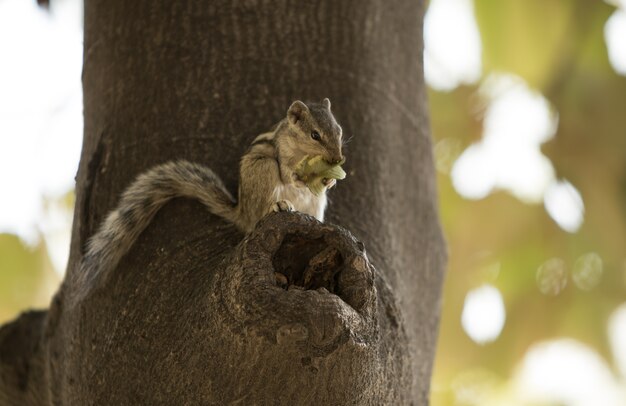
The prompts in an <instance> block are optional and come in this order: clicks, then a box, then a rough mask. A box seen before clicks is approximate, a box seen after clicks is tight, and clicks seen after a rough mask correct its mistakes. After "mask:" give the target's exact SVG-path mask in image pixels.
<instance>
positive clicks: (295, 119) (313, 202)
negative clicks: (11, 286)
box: [79, 99, 343, 293]
mask: <svg viewBox="0 0 626 406" xmlns="http://www.w3.org/2000/svg"><path fill="white" fill-rule="evenodd" d="M313 130H315V131H318V132H319V134H320V135H321V138H322V139H321V140H318V141H315V140H312V139H311V137H310V134H311V131H313ZM341 146H342V143H341V127H339V125H338V124H337V123H336V121H335V119H334V117H333V115H332V113H331V112H330V102H329V101H328V100H327V99H325V100H324V101H323V102H322V103H319V104H317V103H311V104H309V105H308V106H307V105H305V104H304V103H302V102H294V103H293V104H292V106H291V107H290V109H289V111H288V113H287V118H285V119H284V120H282V121H281V122H280V123H279V124H278V125H277V126H275V128H274V129H273V131H272V132H269V133H264V134H261V135H259V136H258V137H256V138H255V139H254V141H253V142H252V144H251V145H250V148H249V149H248V151H247V152H246V153H245V154H244V156H243V157H242V159H241V162H240V168H239V193H238V194H239V196H238V203H236V202H235V200H234V199H233V197H232V196H231V195H230V193H229V192H228V191H227V190H226V188H225V187H224V185H223V183H222V181H221V180H220V178H219V177H218V176H217V175H216V174H215V173H214V172H213V171H212V170H211V169H209V168H207V167H204V166H201V165H198V164H194V163H191V162H188V161H183V160H181V161H172V162H168V163H165V164H163V165H160V166H156V167H154V168H152V169H150V170H148V171H147V172H145V173H143V174H141V175H139V176H138V177H137V179H136V180H135V181H134V182H133V183H132V184H131V185H130V187H129V188H128V189H126V191H125V192H124V193H123V195H122V197H121V200H120V203H119V204H118V206H117V208H116V209H115V210H114V211H113V212H111V213H110V214H109V215H108V216H107V218H106V220H105V221H104V223H103V224H102V225H101V227H100V229H99V230H98V232H97V233H96V234H95V235H94V236H93V237H92V238H91V239H90V240H89V242H88V246H87V252H86V253H85V255H84V257H83V261H82V266H81V268H82V269H81V272H80V275H79V278H82V279H83V281H82V284H83V286H84V287H85V289H86V290H85V291H83V293H85V292H86V291H88V290H90V288H91V287H93V286H96V285H98V283H96V279H98V278H100V277H106V275H108V274H109V273H110V271H111V270H113V269H115V267H116V266H117V264H118V263H119V261H120V259H121V258H122V257H123V256H124V255H125V254H126V253H127V252H128V250H129V249H130V247H131V246H132V245H133V243H134V242H135V240H136V239H137V237H138V236H139V234H140V233H141V232H142V231H143V230H144V229H145V228H146V227H147V225H148V224H149V223H150V222H151V221H152V219H153V217H154V215H155V214H156V212H157V211H158V210H159V209H160V208H161V207H163V205H165V203H167V202H168V201H169V200H171V199H172V198H175V197H188V198H192V199H197V200H199V201H200V202H201V203H202V204H204V205H205V206H206V207H207V208H208V210H209V211H210V212H211V213H213V214H215V215H218V216H220V217H222V218H224V219H226V220H228V221H230V222H232V223H234V224H235V225H236V226H237V227H238V228H240V229H241V230H242V231H244V232H250V231H251V230H252V229H253V228H254V226H255V225H256V223H257V222H258V221H259V220H260V219H261V218H262V217H264V216H265V215H266V214H268V213H269V212H271V211H273V210H274V211H278V210H285V209H290V210H297V211H300V212H303V213H307V214H310V215H312V216H314V217H316V218H317V219H319V220H320V221H323V220H324V211H325V209H326V203H327V200H326V195H325V194H322V195H321V196H315V195H314V194H313V193H311V192H310V190H309V189H308V188H307V187H306V185H305V184H304V183H302V182H300V181H299V180H298V179H297V176H296V174H295V172H294V170H295V167H296V165H297V164H298V163H299V162H300V161H301V160H302V159H303V158H304V157H306V156H315V155H323V156H324V157H325V158H326V159H327V160H329V161H337V162H338V161H339V160H341V159H342V158H343V156H342V155H341ZM331 186H332V185H329V186H328V187H331Z"/></svg>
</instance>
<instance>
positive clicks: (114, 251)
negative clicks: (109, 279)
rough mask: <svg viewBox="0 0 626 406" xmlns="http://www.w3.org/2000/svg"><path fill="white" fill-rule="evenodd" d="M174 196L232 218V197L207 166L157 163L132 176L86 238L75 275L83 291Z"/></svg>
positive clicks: (103, 274) (112, 265) (108, 268)
mask: <svg viewBox="0 0 626 406" xmlns="http://www.w3.org/2000/svg"><path fill="white" fill-rule="evenodd" d="M175 197H188V198H192V199H197V200H199V201H200V202H201V203H202V204H204V205H205V206H207V208H208V209H209V211H210V212H211V213H213V214H216V215H218V216H220V217H223V218H225V219H227V220H229V221H231V222H235V215H236V210H237V209H236V203H235V200H234V199H233V197H232V196H231V194H230V193H229V192H228V191H227V190H226V188H225V187H224V184H223V183H222V181H221V180H220V178H219V177H218V176H217V175H216V174H215V173H214V172H213V171H212V170H211V169H209V168H207V167H204V166H201V165H197V164H193V163H191V162H188V161H174V162H168V163H166V164H163V165H160V166H156V167H154V168H152V169H150V170H149V171H147V172H145V173H143V174H141V175H139V177H137V179H136V180H135V181H134V182H133V183H132V185H130V187H128V189H126V191H125V192H124V194H123V195H122V198H121V200H120V203H119V204H118V206H117V208H116V209H115V210H114V211H112V212H111V213H110V214H109V215H108V216H107V218H106V220H105V221H104V223H102V225H101V226H100V229H99V230H98V232H97V233H96V234H95V235H94V236H92V237H91V238H90V239H89V242H88V245H87V252H86V253H85V255H84V257H83V261H82V265H81V269H80V275H78V277H79V278H80V279H81V280H82V281H81V284H82V285H83V286H82V287H81V288H80V289H81V290H82V293H85V290H84V289H86V290H87V291H88V290H91V288H92V287H93V286H94V285H95V284H96V280H98V279H100V278H102V277H106V275H108V274H109V272H110V271H111V270H112V269H114V268H115V267H116V266H117V264H118V263H119V261H120V259H121V258H122V257H123V256H124V255H125V254H126V253H127V252H128V250H129V249H130V247H131V246H132V245H133V243H134V242H135V240H136V239H137V237H138V236H139V234H141V232H142V231H143V230H144V229H145V228H146V227H147V226H148V224H149V223H150V221H151V220H152V218H153V217H154V215H155V214H156V213H157V211H159V209H160V208H161V207H163V205H165V203H167V202H168V201H169V200H171V199H173V198H175Z"/></svg>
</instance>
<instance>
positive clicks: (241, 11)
mask: <svg viewBox="0 0 626 406" xmlns="http://www.w3.org/2000/svg"><path fill="white" fill-rule="evenodd" d="M422 16H423V4H422V2H421V1H414V0H393V1H386V2H381V1H372V0H365V1H364V0H343V1H330V0H321V1H316V2H296V1H291V2H288V1H280V2H276V1H269V0H239V1H230V0H219V1H212V2H204V1H200V0H182V1H171V2H166V1H157V2H153V1H147V0H137V1H132V2H129V1H122V0H108V1H103V0H87V1H86V4H85V65H84V72H83V86H84V103H85V138H84V146H83V152H82V156H81V163H80V169H79V173H78V177H77V184H76V211H75V216H74V226H73V238H72V246H71V255H70V263H69V267H68V274H67V276H66V279H65V281H64V283H63V286H62V287H61V289H60V291H59V292H58V294H57V295H56V297H55V299H54V300H53V303H52V305H51V308H50V310H49V311H47V312H31V313H27V314H24V315H22V316H21V317H20V318H19V319H18V320H16V321H14V322H13V323H11V324H8V325H6V326H4V327H3V328H2V330H0V403H1V404H5V403H6V404H20V405H22V404H33V405H39V404H76V405H90V404H95V405H102V404H120V405H121V404H216V405H217V404H219V405H221V404H241V405H249V404H285V405H291V404H324V405H340V404H342V405H343V404H358V405H381V404H390V405H391V404H394V405H395V404H419V405H423V404H427V403H428V391H429V381H430V374H431V367H432V361H433V357H434V351H435V342H436V336H437V324H438V317H439V302H440V289H441V283H442V276H443V269H444V265H445V248H444V242H443V239H442V234H441V231H440V227H439V224H438V220H437V218H438V214H437V208H436V196H435V195H436V190H435V183H434V182H435V179H434V170H433V161H432V154H431V144H430V139H429V125H428V118H427V108H426V101H425V87H424V83H423V74H422V34H421V32H422V30H421V29H422ZM323 97H329V98H330V99H331V101H332V103H333V111H334V112H335V115H336V117H337V118H338V120H339V122H340V123H341V124H342V126H343V128H344V134H345V136H347V137H350V136H354V139H353V141H352V142H351V143H350V145H349V147H348V149H347V150H346V151H345V154H346V156H347V159H348V161H347V163H346V165H345V166H344V167H345V168H346V169H347V172H348V178H347V179H346V180H344V181H341V182H340V183H339V185H338V187H337V188H335V189H333V190H332V191H331V195H330V200H331V202H330V206H329V209H328V211H327V217H328V220H327V223H326V224H320V223H318V222H317V221H316V220H314V219H312V218H310V217H307V216H304V215H299V214H286V213H285V214H283V213H281V214H275V215H270V216H268V217H266V218H265V219H264V220H263V221H262V222H261V223H260V224H259V225H258V226H257V229H256V230H255V231H254V232H253V233H251V234H250V235H249V236H247V237H246V238H243V235H241V234H240V233H239V232H238V231H237V230H236V229H235V228H234V227H233V226H232V225H229V224H227V223H226V222H225V221H223V220H221V219H219V218H217V217H215V216H212V215H210V214H207V211H206V210H205V209H204V208H203V207H202V206H201V205H200V204H199V203H197V202H195V201H189V200H184V199H177V200H175V201H173V202H172V203H170V204H168V205H167V206H166V207H165V208H164V209H162V210H161V211H160V212H159V213H158V214H157V216H156V218H155V219H154V221H153V222H152V224H151V225H150V226H149V227H148V228H147V229H146V231H145V232H144V233H143V234H142V235H141V236H140V237H139V239H138V241H137V243H136V244H135V245H134V246H133V248H132V249H131V251H130V252H129V254H128V255H127V256H126V257H125V258H124V259H123V260H122V262H121V263H120V265H119V266H118V267H117V269H115V270H114V271H112V274H111V275H109V277H108V278H103V285H102V286H99V287H98V289H96V290H95V291H94V292H93V293H91V294H90V295H88V296H87V297H85V298H83V299H81V300H80V301H78V302H73V301H71V300H69V299H70V297H72V295H73V293H75V292H76V291H77V290H79V289H80V282H79V281H80V279H79V278H76V276H77V273H78V272H79V264H80V261H81V257H82V254H83V247H84V245H85V241H86V240H87V238H88V237H89V236H90V235H92V234H93V233H94V232H95V230H96V228H97V227H98V225H99V223H100V221H101V220H102V219H103V218H104V216H105V215H106V213H107V212H108V211H109V210H111V209H112V208H113V207H114V205H115V204H116V202H117V200H118V198H119V195H120V193H121V192H122V191H123V189H124V188H125V187H126V186H128V184H129V183H130V182H131V181H132V180H133V178H134V177H135V176H136V175H137V174H139V173H140V172H142V171H144V170H146V169H148V168H150V167H151V166H153V165H156V164H159V163H163V162H165V161H168V160H172V159H178V158H184V159H187V160H191V161H196V162H200V163H203V164H205V165H207V166H210V167H211V168H213V169H214V170H215V171H216V172H217V173H218V174H219V175H220V176H221V177H222V178H223V179H224V181H225V183H226V185H227V186H228V187H229V188H230V189H231V190H232V191H233V192H234V191H235V190H236V181H237V175H238V170H237V168H238V159H239V157H240V156H241V155H242V153H243V152H244V151H245V149H246V147H247V144H248V143H249V142H250V141H251V140H252V139H253V138H254V136H256V135H257V134H259V133H261V132H263V131H267V130H268V129H269V128H270V127H271V126H272V125H273V124H274V123H275V122H277V121H278V120H280V119H281V118H283V117H284V115H285V113H286V109H287V107H288V106H289V104H290V103H291V101H293V100H295V99H302V100H321V99H322V98H323ZM329 223H334V224H339V225H340V226H341V227H338V226H334V225H330V224H329ZM342 227H343V228H342ZM346 230H349V231H346ZM364 247H366V248H364ZM366 250H367V253H366ZM320 263H322V264H323V265H324V267H323V269H325V271H324V272H323V273H321V274H320V275H318V278H317V279H316V280H314V281H312V282H311V284H310V286H309V289H307V290H305V289H295V288H291V289H289V290H284V289H281V288H280V287H278V286H276V283H275V280H274V276H273V272H274V270H280V271H282V272H285V273H289V274H291V275H292V276H294V277H296V278H297V277H302V272H303V271H304V272H310V269H313V268H315V266H316V264H320Z"/></svg>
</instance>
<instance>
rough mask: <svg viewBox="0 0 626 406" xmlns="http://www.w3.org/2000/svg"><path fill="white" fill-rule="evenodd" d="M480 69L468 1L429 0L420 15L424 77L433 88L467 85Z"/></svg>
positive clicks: (473, 25) (478, 44) (475, 78)
mask: <svg viewBox="0 0 626 406" xmlns="http://www.w3.org/2000/svg"><path fill="white" fill-rule="evenodd" d="M481 70H482V61H481V41H480V34H479V32H478V26H477V25H476V18H475V17H474V5H473V2H472V0H432V1H431V2H430V6H429V7H428V11H427V12H426V16H425V17H424V76H425V78H426V82H427V83H428V84H429V85H430V86H431V87H432V88H434V89H436V90H443V91H448V90H452V89H454V88H455V87H457V86H459V85H460V84H471V83H474V82H476V81H477V80H478V79H479V78H480V74H481Z"/></svg>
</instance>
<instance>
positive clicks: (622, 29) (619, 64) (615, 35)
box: [604, 6, 626, 75]
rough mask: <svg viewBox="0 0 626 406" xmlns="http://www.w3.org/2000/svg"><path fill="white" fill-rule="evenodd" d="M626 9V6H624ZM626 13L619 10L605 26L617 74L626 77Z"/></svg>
mask: <svg viewBox="0 0 626 406" xmlns="http://www.w3.org/2000/svg"><path fill="white" fill-rule="evenodd" d="M622 7H626V6H622ZM625 38H626V11H624V10H623V9H617V10H615V12H614V13H613V14H612V15H611V16H610V17H609V19H608V20H607V21H606V24H605V25H604V41H605V42H606V47H607V50H608V53H609V62H610V63H611V66H612V67H613V69H615V72H617V73H619V74H620V75H626V41H625V40H624V39H625Z"/></svg>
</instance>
